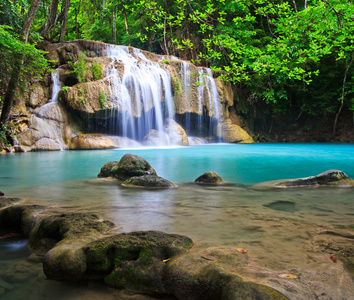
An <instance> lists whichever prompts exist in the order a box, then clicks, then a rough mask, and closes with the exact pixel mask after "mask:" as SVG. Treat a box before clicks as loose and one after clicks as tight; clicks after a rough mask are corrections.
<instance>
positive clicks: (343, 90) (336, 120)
mask: <svg viewBox="0 0 354 300" xmlns="http://www.w3.org/2000/svg"><path fill="white" fill-rule="evenodd" d="M353 59H354V57H353V58H352V60H351V61H350V62H349V63H348V65H347V66H346V68H345V72H344V78H343V85H342V95H341V97H340V107H339V109H338V112H337V114H336V117H335V119H334V124H333V133H332V134H333V135H335V134H336V130H337V122H338V118H339V115H340V113H341V111H342V108H343V106H344V98H345V87H346V84H347V75H348V72H349V69H350V66H351V65H352V63H353Z"/></svg>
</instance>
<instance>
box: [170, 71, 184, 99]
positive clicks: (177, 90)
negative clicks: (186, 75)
mask: <svg viewBox="0 0 354 300" xmlns="http://www.w3.org/2000/svg"><path fill="white" fill-rule="evenodd" d="M171 79H172V86H173V91H174V94H175V95H176V96H178V95H180V94H181V93H182V82H181V79H180V78H179V77H178V76H172V77H171Z"/></svg>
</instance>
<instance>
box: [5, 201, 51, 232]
mask: <svg viewBox="0 0 354 300" xmlns="http://www.w3.org/2000/svg"><path fill="white" fill-rule="evenodd" d="M1 200H2V201H1V202H0V207H6V208H4V209H2V210H0V228H10V229H12V230H14V231H20V232H22V234H23V235H24V236H29V235H30V233H31V231H32V228H33V215H34V214H36V213H38V212H39V211H41V210H43V209H44V206H41V205H18V204H19V203H20V202H22V201H24V200H23V199H20V198H8V197H6V198H3V199H1ZM16 204H17V205H16Z"/></svg>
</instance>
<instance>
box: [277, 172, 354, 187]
mask: <svg viewBox="0 0 354 300" xmlns="http://www.w3.org/2000/svg"><path fill="white" fill-rule="evenodd" d="M301 186H354V180H353V179H351V178H349V177H348V175H347V174H345V173H344V172H342V171H339V170H329V171H326V172H323V173H321V174H319V175H316V176H310V177H305V178H298V179H290V180H285V181H280V182H277V183H275V184H274V187H301Z"/></svg>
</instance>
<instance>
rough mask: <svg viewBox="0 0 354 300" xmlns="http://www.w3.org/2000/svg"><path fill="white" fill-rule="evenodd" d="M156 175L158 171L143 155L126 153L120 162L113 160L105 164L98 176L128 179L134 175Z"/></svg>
mask: <svg viewBox="0 0 354 300" xmlns="http://www.w3.org/2000/svg"><path fill="white" fill-rule="evenodd" d="M143 175H155V176H157V174H156V171H155V170H154V169H153V168H152V167H151V166H150V164H149V163H148V162H147V161H146V160H145V159H143V158H142V157H140V156H138V155H134V154H125V155H124V156H123V157H122V158H121V160H120V161H119V162H116V161H112V162H109V163H107V164H105V165H104V166H103V167H102V168H101V171H100V173H99V174H98V177H114V178H117V179H119V180H126V179H129V178H131V177H134V176H143Z"/></svg>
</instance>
